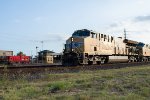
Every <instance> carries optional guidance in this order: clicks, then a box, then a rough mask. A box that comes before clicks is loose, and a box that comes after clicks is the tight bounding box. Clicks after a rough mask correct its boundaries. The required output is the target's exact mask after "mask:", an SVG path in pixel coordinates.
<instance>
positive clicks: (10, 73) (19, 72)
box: [0, 62, 150, 81]
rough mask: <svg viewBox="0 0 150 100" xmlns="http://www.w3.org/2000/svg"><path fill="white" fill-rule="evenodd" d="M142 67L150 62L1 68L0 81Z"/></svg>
mask: <svg viewBox="0 0 150 100" xmlns="http://www.w3.org/2000/svg"><path fill="white" fill-rule="evenodd" d="M142 65H150V62H141V63H139V62H135V63H117V64H116V63H115V64H103V65H90V66H89V65H80V66H76V67H69V66H65V67H63V66H62V65H43V66H24V67H22V66H20V67H19V66H18V67H9V68H6V67H4V68H1V69H0V79H1V78H8V79H10V80H14V79H24V78H25V79H27V80H29V81H30V80H33V79H39V78H43V76H46V75H45V74H55V73H56V74H58V73H74V72H76V73H77V72H79V71H86V70H90V71H92V70H108V69H118V68H124V67H134V66H142Z"/></svg>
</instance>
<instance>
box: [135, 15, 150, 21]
mask: <svg viewBox="0 0 150 100" xmlns="http://www.w3.org/2000/svg"><path fill="white" fill-rule="evenodd" d="M135 21H150V15H145V16H138V17H136V18H135Z"/></svg>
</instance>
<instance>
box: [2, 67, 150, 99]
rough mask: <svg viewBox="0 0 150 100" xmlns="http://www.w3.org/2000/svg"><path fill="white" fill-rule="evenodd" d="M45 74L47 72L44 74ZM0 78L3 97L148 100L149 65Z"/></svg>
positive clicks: (149, 90) (149, 87) (149, 92)
mask: <svg viewBox="0 0 150 100" xmlns="http://www.w3.org/2000/svg"><path fill="white" fill-rule="evenodd" d="M43 76H44V75H43ZM6 77H7V75H4V77H2V78H1V79H0V100H1V99H2V100H20V99H21V100H22V99H26V100H28V99H29V100H149V99H150V66H141V67H129V68H122V69H110V70H96V71H80V72H77V73H61V74H47V73H46V74H45V77H42V78H41V79H34V80H32V81H28V80H27V79H26V77H25V76H23V78H22V79H16V80H9V79H6Z"/></svg>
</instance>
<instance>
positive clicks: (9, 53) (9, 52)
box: [0, 50, 13, 56]
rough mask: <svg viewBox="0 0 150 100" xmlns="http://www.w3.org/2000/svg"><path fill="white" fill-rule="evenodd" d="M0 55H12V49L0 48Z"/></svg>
mask: <svg viewBox="0 0 150 100" xmlns="http://www.w3.org/2000/svg"><path fill="white" fill-rule="evenodd" d="M0 56H13V51H6V50H0Z"/></svg>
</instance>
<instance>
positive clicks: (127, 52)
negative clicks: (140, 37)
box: [62, 29, 150, 65]
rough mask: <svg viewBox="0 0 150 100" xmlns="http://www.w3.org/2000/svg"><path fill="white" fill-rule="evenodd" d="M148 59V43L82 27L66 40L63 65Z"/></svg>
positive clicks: (149, 54)
mask: <svg viewBox="0 0 150 100" xmlns="http://www.w3.org/2000/svg"><path fill="white" fill-rule="evenodd" d="M148 60H150V45H148V44H144V43H142V42H137V41H133V40H128V39H124V38H122V37H117V38H116V37H113V36H110V35H107V34H103V33H97V32H94V31H91V30H87V29H82V30H77V31H75V32H74V33H73V34H72V36H71V37H70V38H69V39H68V40H66V44H65V49H64V54H63V57H62V64H63V65H78V64H89V65H91V64H103V63H112V62H136V61H148Z"/></svg>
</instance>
